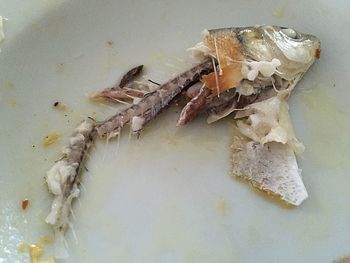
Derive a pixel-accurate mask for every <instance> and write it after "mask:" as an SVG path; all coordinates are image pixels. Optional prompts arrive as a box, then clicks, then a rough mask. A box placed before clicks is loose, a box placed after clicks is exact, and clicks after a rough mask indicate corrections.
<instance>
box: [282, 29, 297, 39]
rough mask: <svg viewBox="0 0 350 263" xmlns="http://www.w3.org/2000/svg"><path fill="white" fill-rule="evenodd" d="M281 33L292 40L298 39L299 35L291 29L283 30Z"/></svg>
mask: <svg viewBox="0 0 350 263" xmlns="http://www.w3.org/2000/svg"><path fill="white" fill-rule="evenodd" d="M281 31H282V32H283V33H284V34H285V35H287V36H288V37H290V38H293V39H297V38H298V34H297V32H296V31H295V30H294V29H291V28H285V27H284V28H281Z"/></svg>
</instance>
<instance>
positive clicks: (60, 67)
mask: <svg viewBox="0 0 350 263" xmlns="http://www.w3.org/2000/svg"><path fill="white" fill-rule="evenodd" d="M63 71H64V64H63V63H59V64H57V65H56V73H63Z"/></svg>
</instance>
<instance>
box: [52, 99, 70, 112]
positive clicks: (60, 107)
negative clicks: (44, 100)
mask: <svg viewBox="0 0 350 263" xmlns="http://www.w3.org/2000/svg"><path fill="white" fill-rule="evenodd" d="M53 107H54V108H55V109H58V110H61V111H64V110H65V109H66V108H67V106H66V105H65V104H63V103H62V102H59V101H55V102H54V103H53Z"/></svg>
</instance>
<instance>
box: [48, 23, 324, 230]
mask: <svg viewBox="0 0 350 263" xmlns="http://www.w3.org/2000/svg"><path fill="white" fill-rule="evenodd" d="M202 36H203V40H202V41H201V42H200V43H198V44H197V45H196V46H194V47H193V48H191V49H190V50H191V51H192V53H193V55H194V56H195V57H198V58H200V59H201V63H200V64H198V65H196V66H194V67H193V68H191V69H189V70H187V71H185V72H183V73H181V74H180V75H178V76H177V77H175V78H173V79H172V80H170V81H168V82H166V83H164V84H162V85H160V86H159V87H157V89H156V90H153V91H151V90H146V89H145V90H143V89H142V88H141V89H140V88H136V89H135V88H133V85H130V84H132V83H131V82H132V81H133V79H134V78H135V77H136V76H137V75H138V74H140V72H141V70H142V66H140V67H137V68H134V69H132V70H131V71H129V72H128V73H127V74H126V76H125V77H124V78H122V81H121V83H119V85H117V86H115V87H112V88H109V89H105V90H103V91H101V92H98V93H95V94H94V95H93V96H92V97H105V98H110V99H116V100H118V101H119V100H124V99H130V98H133V99H135V98H136V100H134V104H133V105H132V106H130V107H129V108H127V109H125V110H123V111H121V112H118V113H116V114H115V115H113V116H111V117H109V118H107V119H106V120H104V121H98V122H96V123H93V124H92V123H87V122H83V123H82V124H81V125H80V126H79V127H78V128H77V129H76V131H75V133H74V135H73V137H72V138H71V139H70V144H69V146H68V147H67V148H66V150H65V151H64V157H63V159H62V160H59V161H58V162H57V163H55V164H54V166H53V167H52V168H51V169H50V171H48V173H47V175H46V181H47V184H48V186H49V190H50V191H51V192H52V193H53V194H54V195H55V199H54V201H53V204H52V209H51V213H50V214H49V216H48V217H47V219H46V222H47V223H49V224H51V225H52V226H53V227H54V229H55V230H56V231H61V232H63V231H64V230H65V229H66V228H67V226H68V225H69V224H68V223H69V212H70V206H71V202H72V199H73V198H76V197H77V196H78V195H79V189H78V186H79V185H78V183H79V173H81V167H83V162H84V160H85V159H86V158H85V155H86V153H87V151H88V150H89V148H90V146H91V144H92V143H93V140H94V138H95V137H96V136H95V135H97V136H99V137H104V138H105V137H107V138H111V137H114V136H116V135H117V134H118V133H119V132H120V130H121V129H122V128H123V127H124V126H125V125H130V126H131V130H132V132H133V133H139V132H140V131H141V130H142V129H143V128H144V127H145V125H146V124H147V123H148V122H149V121H151V120H152V119H154V118H155V117H156V116H157V114H158V113H159V112H160V111H161V110H162V109H164V108H165V107H166V106H167V105H168V104H169V103H170V102H171V101H172V100H173V99H174V98H175V97H176V96H178V95H179V94H180V93H181V92H182V91H184V90H186V89H187V88H189V87H190V86H191V85H193V84H195V83H198V81H200V82H201V84H200V85H198V84H197V87H196V88H193V89H191V95H190V97H191V100H190V101H189V102H188V103H187V105H186V106H185V107H184V108H183V110H182V112H181V114H180V118H179V121H178V123H177V124H178V125H185V124H187V123H189V122H190V121H191V120H192V119H193V118H195V116H196V115H197V114H199V113H201V112H207V113H208V114H209V117H208V122H209V123H212V122H215V121H216V120H218V119H221V118H223V117H226V116H229V115H231V116H232V117H233V118H234V119H236V123H237V128H238V130H239V131H240V133H241V134H240V135H239V136H235V137H234V143H233V145H232V162H233V173H234V175H235V176H237V177H240V178H243V179H246V180H247V181H249V182H251V183H252V184H253V185H254V186H255V187H257V188H259V189H261V190H263V191H265V192H268V193H272V194H274V195H277V196H279V197H280V198H281V199H282V200H284V201H286V202H287V203H289V204H292V205H295V206H298V205H300V204H301V202H302V201H303V200H304V199H305V198H307V196H308V195H307V191H306V188H305V186H304V184H303V181H302V179H301V177H300V170H299V168H298V165H297V162H296V157H295V154H297V153H299V152H301V151H302V149H303V145H302V144H301V143H300V142H299V141H298V140H297V139H296V137H295V134H294V131H293V128H292V125H291V122H290V117H289V113H288V104H287V99H288V97H289V95H290V93H291V91H292V90H293V89H294V87H295V86H296V85H297V83H298V82H299V80H300V79H301V78H302V77H303V75H304V74H305V73H306V72H307V70H308V69H309V67H310V66H311V65H312V64H313V63H314V62H315V60H316V59H317V58H319V55H320V41H319V39H318V38H317V37H315V36H313V35H309V34H304V33H301V32H298V31H295V30H294V29H291V28H286V27H279V26H265V25H264V26H252V27H233V28H223V29H214V30H205V31H203V33H202ZM189 92H190V90H189Z"/></svg>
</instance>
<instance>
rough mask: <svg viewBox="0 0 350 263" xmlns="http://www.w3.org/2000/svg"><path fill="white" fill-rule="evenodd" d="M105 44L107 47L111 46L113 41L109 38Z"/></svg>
mask: <svg viewBox="0 0 350 263" xmlns="http://www.w3.org/2000/svg"><path fill="white" fill-rule="evenodd" d="M106 45H107V47H113V45H114V42H113V41H111V40H109V41H107V42H106Z"/></svg>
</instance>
